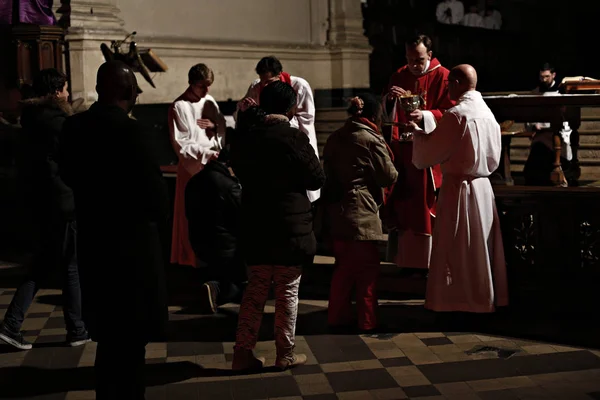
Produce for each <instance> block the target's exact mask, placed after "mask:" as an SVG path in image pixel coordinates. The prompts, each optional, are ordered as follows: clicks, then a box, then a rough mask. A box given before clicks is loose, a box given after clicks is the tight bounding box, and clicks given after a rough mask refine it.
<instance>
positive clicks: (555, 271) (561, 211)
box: [494, 186, 600, 312]
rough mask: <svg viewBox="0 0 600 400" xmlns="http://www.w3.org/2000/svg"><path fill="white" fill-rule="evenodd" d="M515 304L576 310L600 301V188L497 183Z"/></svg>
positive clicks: (497, 199) (510, 283) (497, 200)
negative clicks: (505, 184) (498, 184)
mask: <svg viewBox="0 0 600 400" xmlns="http://www.w3.org/2000/svg"><path fill="white" fill-rule="evenodd" d="M494 191H495V194H496V204H497V207H498V212H499V215H500V219H501V227H502V235H503V239H504V251H505V255H506V262H507V268H508V274H509V285H510V291H511V303H512V305H513V306H516V307H526V306H533V307H544V308H545V309H547V307H553V308H555V309H556V310H557V311H558V310H559V309H563V310H568V311H570V312H576V311H577V310H584V309H586V308H588V307H595V306H597V305H598V304H599V303H600V301H599V299H600V298H599V297H598V294H599V292H600V281H599V279H598V278H600V207H598V205H600V187H572V188H553V187H529V186H495V187H494Z"/></svg>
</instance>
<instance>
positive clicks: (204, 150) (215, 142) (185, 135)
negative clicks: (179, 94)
mask: <svg viewBox="0 0 600 400" xmlns="http://www.w3.org/2000/svg"><path fill="white" fill-rule="evenodd" d="M173 125H174V126H173V139H174V141H175V143H176V144H177V146H178V147H179V154H180V155H181V156H183V158H184V159H195V160H198V161H200V162H201V163H202V165H206V163H208V161H209V160H210V159H211V158H212V157H213V156H215V155H217V153H218V152H217V151H215V150H212V149H213V148H217V149H218V148H219V139H218V138H217V137H214V138H212V139H209V138H208V136H207V135H206V131H205V130H204V129H201V128H200V127H199V126H198V124H197V122H196V120H195V117H194V113H193V112H192V110H186V109H185V103H183V102H178V103H176V104H175V107H174V118H173Z"/></svg>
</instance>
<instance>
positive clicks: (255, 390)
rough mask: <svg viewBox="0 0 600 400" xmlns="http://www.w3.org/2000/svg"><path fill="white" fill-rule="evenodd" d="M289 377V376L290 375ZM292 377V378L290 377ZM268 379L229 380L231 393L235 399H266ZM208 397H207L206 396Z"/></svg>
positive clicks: (267, 395) (267, 396)
mask: <svg viewBox="0 0 600 400" xmlns="http://www.w3.org/2000/svg"><path fill="white" fill-rule="evenodd" d="M290 378H291V377H290ZM292 379H294V378H292ZM268 382H269V380H268V379H260V378H257V379H234V380H232V381H230V386H231V395H232V397H233V398H234V399H235V400H259V399H260V400H262V399H268V398H269V394H268V391H267V385H268ZM207 398H208V397H207Z"/></svg>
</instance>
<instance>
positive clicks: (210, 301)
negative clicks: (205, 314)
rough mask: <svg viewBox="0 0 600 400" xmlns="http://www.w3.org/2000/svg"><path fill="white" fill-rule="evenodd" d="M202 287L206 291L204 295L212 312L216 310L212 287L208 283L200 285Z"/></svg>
mask: <svg viewBox="0 0 600 400" xmlns="http://www.w3.org/2000/svg"><path fill="white" fill-rule="evenodd" d="M202 288H203V289H204V290H205V291H206V297H207V299H208V307H209V309H210V311H211V312H212V313H213V314H214V313H216V312H217V305H216V304H215V302H214V301H213V292H212V288H211V287H210V285H209V284H207V283H205V284H204V285H202Z"/></svg>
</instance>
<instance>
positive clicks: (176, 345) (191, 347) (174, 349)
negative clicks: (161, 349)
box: [167, 342, 223, 357]
mask: <svg viewBox="0 0 600 400" xmlns="http://www.w3.org/2000/svg"><path fill="white" fill-rule="evenodd" d="M211 354H223V345H222V344H221V343H220V342H172V343H167V357H187V356H200V355H211Z"/></svg>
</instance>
